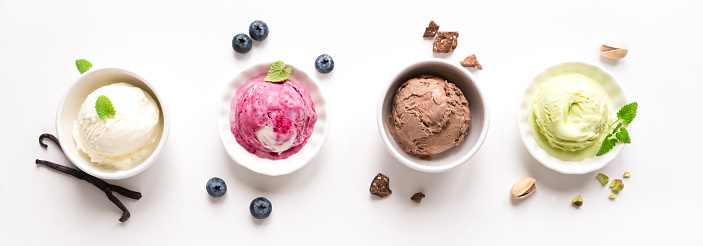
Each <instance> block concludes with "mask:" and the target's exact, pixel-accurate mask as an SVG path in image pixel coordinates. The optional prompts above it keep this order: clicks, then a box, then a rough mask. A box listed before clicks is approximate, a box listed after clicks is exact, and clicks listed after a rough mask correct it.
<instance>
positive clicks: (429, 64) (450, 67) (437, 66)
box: [376, 58, 490, 173]
mask: <svg viewBox="0 0 703 246" xmlns="http://www.w3.org/2000/svg"><path fill="white" fill-rule="evenodd" d="M423 74H434V75H440V76H442V77H444V78H446V79H447V81H449V82H452V83H454V84H455V85H456V86H457V87H459V89H461V91H462V92H463V93H464V96H466V99H468V100H469V107H470V108H471V126H470V127H469V133H468V134H467V135H466V137H464V141H463V142H461V143H459V145H457V146H454V147H452V148H451V149H448V150H446V151H444V152H442V153H439V154H434V155H432V160H421V159H420V158H417V157H415V156H413V155H411V154H408V153H406V152H405V151H403V148H401V147H400V145H398V143H397V142H396V141H395V139H394V138H393V136H392V135H391V134H390V132H389V131H388V124H386V120H387V119H388V115H389V114H390V111H391V106H392V103H393V97H394V96H395V93H396V90H398V88H399V87H400V85H401V84H402V83H404V82H405V81H407V80H409V79H411V78H414V77H417V76H420V75H423ZM486 101H487V100H486V99H485V98H484V96H483V94H482V93H481V90H480V89H479V86H478V83H477V82H476V78H474V77H473V75H472V74H471V73H470V72H469V71H467V70H466V68H463V67H460V66H459V65H456V64H454V63H450V62H447V61H445V60H443V59H436V58H435V59H429V60H424V61H420V62H415V63H412V64H410V65H409V66H407V67H405V68H404V69H402V70H401V71H399V72H398V73H397V74H396V75H395V77H394V78H392V79H391V80H390V81H388V84H387V85H386V87H385V88H384V90H383V92H382V93H381V96H380V98H379V102H378V108H377V118H376V121H377V122H376V123H377V124H378V131H379V133H380V134H381V139H382V140H383V143H384V145H385V146H386V149H388V152H390V153H391V155H393V157H395V158H396V159H398V161H400V162H401V163H403V164H405V165H406V166H408V167H410V168H412V169H415V170H418V171H423V172H430V173H438V172H445V171H449V170H451V169H453V168H456V167H458V166H460V165H462V164H464V163H466V162H467V161H468V160H469V159H471V157H472V156H474V155H475V154H476V153H477V152H478V150H479V149H480V148H481V145H483V142H484V140H485V139H486V135H487V134H488V125H489V122H490V116H489V110H488V103H487V102H486Z"/></svg>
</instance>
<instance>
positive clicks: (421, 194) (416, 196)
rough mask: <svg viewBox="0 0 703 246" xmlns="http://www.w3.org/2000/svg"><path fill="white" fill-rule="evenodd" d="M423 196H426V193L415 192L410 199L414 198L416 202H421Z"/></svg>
mask: <svg viewBox="0 0 703 246" xmlns="http://www.w3.org/2000/svg"><path fill="white" fill-rule="evenodd" d="M422 198H425V194H424V193H422V192H418V193H415V195H413V197H411V198H410V200H413V202H415V203H420V202H421V201H422Z"/></svg>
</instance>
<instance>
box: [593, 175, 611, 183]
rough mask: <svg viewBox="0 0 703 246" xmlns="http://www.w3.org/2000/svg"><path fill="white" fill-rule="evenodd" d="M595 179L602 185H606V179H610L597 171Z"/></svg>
mask: <svg viewBox="0 0 703 246" xmlns="http://www.w3.org/2000/svg"><path fill="white" fill-rule="evenodd" d="M596 179H597V180H598V181H600V184H602V185H606V184H608V181H610V179H608V176H605V174H602V173H599V174H598V175H596Z"/></svg>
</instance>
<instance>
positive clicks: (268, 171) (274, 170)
mask: <svg viewBox="0 0 703 246" xmlns="http://www.w3.org/2000/svg"><path fill="white" fill-rule="evenodd" d="M273 63H274V62H273V61H271V62H265V63H259V64H256V65H253V66H251V67H248V68H245V69H243V70H242V71H241V72H239V73H238V74H237V75H236V76H235V77H234V79H232V80H231V81H229V82H228V83H227V85H226V87H225V88H224V92H223V94H222V96H220V97H219V98H218V101H217V112H216V124H217V130H218V133H219V135H220V140H222V144H223V145H224V148H225V151H226V152H227V154H228V155H229V157H230V158H231V159H232V160H233V161H234V162H235V163H237V164H238V165H240V166H243V167H245V168H247V169H249V170H251V171H253V172H256V173H260V174H264V175H268V176H281V175H286V174H290V173H292V172H295V171H297V170H299V169H301V168H303V167H304V166H305V165H307V164H308V163H309V162H310V160H311V159H312V158H313V157H314V156H315V155H316V154H317V153H318V152H319V151H320V148H321V147H322V145H323V143H324V142H325V139H326V138H327V132H328V130H329V127H330V112H329V111H328V110H327V102H326V100H325V97H324V93H323V90H322V87H321V86H320V83H319V82H318V81H317V80H316V79H315V78H314V77H313V76H310V75H308V74H307V73H306V72H305V71H304V70H303V69H301V68H300V67H297V66H295V65H290V64H285V67H290V68H292V69H293V70H292V73H291V77H293V78H295V79H296V80H297V81H298V82H300V84H301V85H302V86H303V88H304V89H305V91H307V92H308V94H310V97H311V99H312V101H313V104H314V105H315V112H316V114H317V121H316V122H315V125H314V127H313V132H312V135H311V136H310V138H308V140H307V143H306V144H305V146H303V147H302V148H301V149H300V150H299V151H298V152H296V153H294V154H292V155H291V156H289V157H287V158H285V159H279V160H271V159H266V158H261V157H258V156H256V155H255V154H252V153H249V152H248V151H247V150H246V149H245V148H244V147H242V146H241V145H240V144H239V143H238V142H237V140H236V139H235V137H234V134H233V133H232V130H231V128H230V113H231V103H232V100H233V99H234V97H235V94H236V93H237V90H238V89H239V88H240V87H242V86H243V85H244V84H246V83H247V82H248V81H249V79H251V78H253V77H256V76H257V75H260V74H262V73H267V72H268V71H269V68H270V66H271V64H273Z"/></svg>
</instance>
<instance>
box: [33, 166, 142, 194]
mask: <svg viewBox="0 0 703 246" xmlns="http://www.w3.org/2000/svg"><path fill="white" fill-rule="evenodd" d="M36 164H41V165H44V166H47V167H50V168H51V169H54V170H56V171H59V172H62V173H65V174H68V175H71V176H73V177H76V178H78V179H81V180H85V181H87V182H89V183H91V184H94V182H97V183H102V184H104V185H105V186H106V187H108V188H109V189H110V190H111V191H114V192H117V193H118V194H120V195H123V196H125V197H128V198H132V199H135V200H139V198H142V193H139V192H137V191H133V190H130V189H127V188H124V187H122V186H119V185H113V184H108V183H107V182H105V181H103V180H102V179H98V178H96V177H93V176H91V175H90V174H87V173H85V172H83V171H81V170H78V169H73V168H70V167H67V166H62V165H59V164H56V163H53V162H50V161H45V160H39V159H37V161H36ZM94 185H95V184H94ZM95 186H97V185H95ZM98 188H100V187H98Z"/></svg>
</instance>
